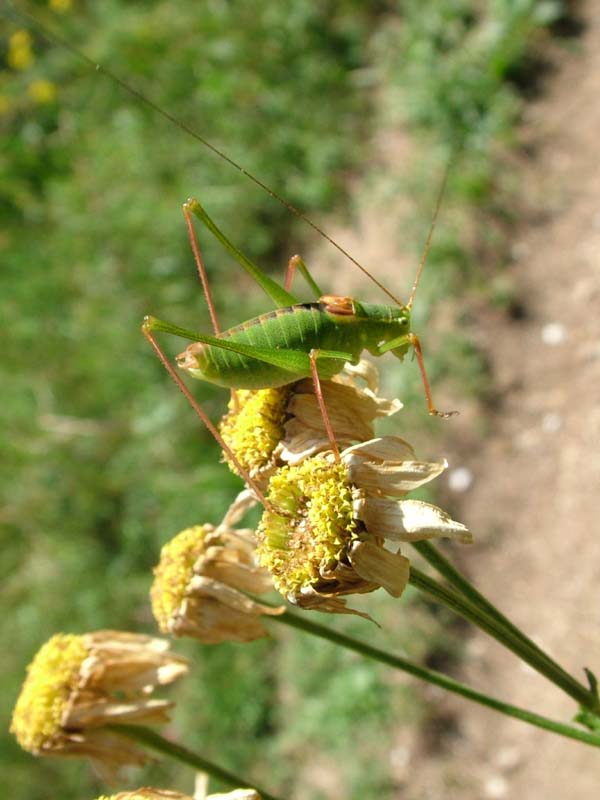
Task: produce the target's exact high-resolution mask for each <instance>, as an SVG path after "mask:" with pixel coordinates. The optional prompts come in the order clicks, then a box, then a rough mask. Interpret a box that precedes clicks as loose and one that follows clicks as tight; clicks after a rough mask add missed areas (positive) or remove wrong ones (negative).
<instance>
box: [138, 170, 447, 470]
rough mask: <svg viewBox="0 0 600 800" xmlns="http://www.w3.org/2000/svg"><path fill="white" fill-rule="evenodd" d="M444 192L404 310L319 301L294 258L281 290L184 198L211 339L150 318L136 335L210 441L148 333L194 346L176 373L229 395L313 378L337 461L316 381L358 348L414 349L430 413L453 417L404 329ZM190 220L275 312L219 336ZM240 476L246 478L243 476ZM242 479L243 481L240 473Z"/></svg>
mask: <svg viewBox="0 0 600 800" xmlns="http://www.w3.org/2000/svg"><path fill="white" fill-rule="evenodd" d="M442 193H443V186H442V189H441V190H440V193H439V196H438V201H437V205H436V209H435V212H434V217H433V220H432V223H431V226H430V230H429V235H428V237H427V242H426V245H425V250H424V252H423V256H422V258H421V262H420V264H419V268H418V271H417V276H416V278H415V282H414V284H413V289H412V292H411V296H410V299H409V301H408V303H407V304H406V305H405V304H402V303H400V302H399V301H396V303H397V306H390V305H375V304H372V303H362V302H360V301H359V300H356V299H354V298H351V297H346V296H338V295H323V293H322V292H321V290H320V289H319V287H318V285H317V284H316V282H315V281H314V279H313V278H312V276H311V275H310V273H309V272H308V269H307V267H306V265H305V264H304V262H303V261H302V259H301V258H300V257H299V256H293V257H292V258H291V259H290V262H289V266H288V277H287V280H286V288H283V287H281V286H279V284H277V283H276V282H275V281H273V280H272V279H271V278H269V276H268V275H266V274H265V273H264V272H263V271H262V270H261V269H260V268H259V267H257V266H256V265H255V264H253V263H252V262H251V261H250V260H249V259H248V258H247V257H246V256H244V255H243V254H242V253H241V252H240V251H239V250H238V248H237V247H236V246H235V245H234V244H233V243H232V242H230V241H229V239H228V238H227V237H226V236H225V234H224V233H223V232H222V231H221V230H220V229H219V228H218V227H217V225H216V224H215V222H214V221H213V220H212V219H211V218H210V217H209V215H208V214H207V212H206V211H205V209H204V208H203V207H202V206H201V204H200V203H199V202H198V200H195V199H190V200H188V201H187V202H186V203H185V204H184V206H183V210H184V216H185V219H186V224H187V228H188V233H189V236H190V241H191V245H192V250H193V253H194V257H195V260H196V264H197V267H198V272H199V275H200V279H201V281H202V285H203V287H204V292H205V295H206V299H207V303H208V306H209V311H210V316H211V319H212V322H213V328H214V335H212V336H211V335H208V334H201V333H196V332H195V331H190V330H186V329H184V328H180V327H179V326H176V325H172V324H171V323H168V322H163V321H162V320H158V319H156V318H155V317H150V316H148V317H146V318H145V319H144V323H143V326H142V330H143V332H144V335H145V336H146V338H147V339H148V341H149V342H150V344H151V345H152V347H153V348H154V350H155V351H156V353H157V354H158V356H159V358H160V359H161V361H162V362H163V364H164V365H165V366H166V368H167V369H168V371H169V373H170V374H171V376H172V377H173V379H174V380H175V382H176V383H177V385H178V386H179V387H180V389H181V390H182V391H183V392H184V394H185V395H186V397H187V398H188V400H190V402H191V403H192V405H193V407H194V409H195V411H196V413H197V414H198V415H199V416H200V417H201V419H202V421H203V422H204V423H205V424H207V425H208V426H209V429H210V430H211V433H213V435H214V436H216V438H217V440H218V441H219V444H221V446H222V447H225V446H224V443H223V441H222V439H221V437H220V436H219V435H218V433H216V431H215V429H214V427H213V426H212V425H211V424H210V423H209V421H208V420H207V418H206V415H205V413H204V411H202V409H201V408H200V407H199V406H198V404H197V403H196V402H195V401H193V398H192V397H191V395H190V393H189V390H187V388H186V387H185V384H184V383H183V382H182V380H181V378H179V376H178V375H177V373H176V372H175V370H174V368H173V367H172V365H171V364H170V363H169V361H168V359H167V357H166V356H165V354H164V353H163V351H162V350H161V348H160V346H159V345H158V343H157V341H156V339H155V337H154V334H153V332H154V331H162V332H164V333H171V334H174V335H176V336H181V337H183V338H185V339H189V340H190V341H191V342H192V344H190V345H188V347H187V348H186V349H185V350H184V351H183V353H181V354H180V355H179V356H178V357H177V363H178V365H179V367H181V368H182V369H183V370H185V371H187V372H188V373H189V374H190V375H192V376H193V377H195V378H199V379H201V380H205V381H208V382H211V383H215V384H217V385H219V386H223V387H226V388H229V389H266V388H271V387H278V386H283V385H285V384H288V383H292V382H294V381H297V380H300V379H301V378H306V377H312V378H313V381H314V385H315V394H316V396H317V399H318V402H319V405H320V407H321V412H322V414H323V420H324V424H325V428H326V431H327V433H328V436H329V439H330V443H331V447H332V450H333V452H334V455H335V456H336V458H337V459H339V452H338V449H337V445H336V443H335V438H334V436H333V432H332V430H331V426H330V424H329V420H328V416H327V411H326V408H325V405H324V401H323V396H322V393H321V390H320V380H321V379H330V378H332V377H333V376H334V375H336V374H337V373H338V372H340V371H341V370H342V369H343V367H344V364H346V363H347V362H349V363H351V364H357V363H358V361H359V359H360V356H361V353H362V352H363V350H367V351H368V352H369V353H371V354H372V355H374V356H380V355H383V354H384V353H387V352H391V353H392V354H393V355H395V356H396V357H397V358H399V359H400V360H402V359H403V358H404V357H405V355H406V354H407V353H408V351H409V349H410V348H411V347H412V348H413V349H414V352H415V355H416V357H417V360H418V364H419V368H420V371H421V377H422V380H423V386H424V390H425V396H426V400H427V406H428V410H429V413H430V414H434V415H437V416H441V417H448V416H450V415H451V414H453V413H455V412H447V413H444V412H440V411H438V410H437V409H436V408H435V407H434V405H433V402H432V399H431V391H430V387H429V381H428V379H427V374H426V372H425V367H424V364H423V356H422V353H421V347H420V343H419V339H418V337H417V336H416V334H414V333H413V332H412V331H411V330H410V317H411V309H412V305H413V301H414V296H415V293H416V290H417V287H418V283H419V278H420V275H421V272H422V270H423V266H424V264H425V259H426V255H427V250H428V248H429V244H430V241H431V236H432V233H433V229H434V226H435V221H436V217H437V213H438V211H439V206H440V202H441V196H442ZM192 214H193V215H195V216H196V217H198V219H200V221H201V222H202V223H203V224H204V225H205V226H206V227H207V228H208V229H209V230H210V232H211V233H212V234H213V235H214V236H216V238H217V239H218V240H219V241H220V242H221V243H222V244H223V246H224V247H225V248H226V249H227V250H228V251H229V252H230V253H231V254H232V255H233V256H234V257H235V258H236V260H237V261H238V262H239V263H240V264H241V266H242V267H243V268H244V269H245V270H246V271H247V272H248V273H249V274H250V275H251V276H252V277H253V278H254V279H255V280H256V282H257V283H258V284H259V285H260V286H261V287H262V289H263V290H264V291H265V292H266V293H267V295H268V296H269V297H270V298H271V300H272V301H273V302H274V303H275V305H276V309H275V310H274V311H271V312H268V313H266V314H262V315H261V316H258V317H255V318H254V319H251V320H248V321H247V322H244V323H242V324H241V325H237V326H235V327H234V328H230V329H228V330H226V331H219V326H218V321H217V315H216V311H215V308H214V303H213V301H212V297H211V294H210V289H209V286H208V280H207V276H206V271H205V269H204V264H203V262H202V257H201V255H200V248H199V245H198V240H197V238H196V234H195V231H194V227H193V223H192ZM296 268H299V269H300V271H301V272H302V273H303V275H304V277H305V278H306V280H307V282H308V283H309V285H310V286H311V288H312V289H313V291H314V292H315V294H316V296H317V300H316V301H315V302H311V303H301V302H299V300H298V298H297V297H296V296H295V295H293V294H291V292H290V291H289V288H290V286H291V281H292V278H293V273H294V270H295V269H296ZM394 300H396V298H394ZM225 449H226V450H227V451H228V455H230V457H231V458H232V460H233V461H234V463H236V462H237V459H236V458H235V455H234V454H232V453H230V452H229V448H226V447H225ZM242 474H243V475H244V471H243V470H242ZM244 477H246V476H245V475H244ZM251 483H252V482H251Z"/></svg>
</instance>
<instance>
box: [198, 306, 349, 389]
mask: <svg viewBox="0 0 600 800" xmlns="http://www.w3.org/2000/svg"><path fill="white" fill-rule="evenodd" d="M351 329H352V326H351V325H350V326H348V325H340V324H339V323H337V322H336V321H335V319H333V318H332V317H331V315H329V314H327V313H325V312H324V311H323V309H322V306H321V304H319V303H302V304H299V305H294V306H288V307H287V308H278V309H276V310H275V311H271V312H269V313H267V314H262V315H261V316H260V317H256V318H255V319H251V320H249V321H248V322H244V323H242V324H241V325H237V326H236V327H235V328H230V329H229V330H227V331H223V332H222V333H221V334H219V338H222V339H229V340H231V341H234V342H239V343H241V344H249V345H253V346H254V347H260V348H263V349H265V350H296V351H299V352H303V353H309V352H310V350H311V349H313V348H320V349H322V350H336V351H343V352H346V353H352V354H353V356H355V358H358V354H359V353H360V350H361V349H362V348H361V345H360V344H359V342H358V336H357V334H358V331H356V332H354V331H353V330H351ZM355 339H356V341H355ZM202 349H203V361H204V363H203V364H202V376H203V378H204V379H205V380H208V381H211V382H212V383H216V384H219V385H220V386H226V387H228V388H236V389H267V388H270V387H274V386H282V385H284V384H286V383H291V382H293V381H295V380H299V379H300V378H306V377H309V376H310V374H311V373H310V368H307V369H306V370H304V371H302V372H297V371H296V372H292V371H289V370H286V369H281V368H279V367H276V366H273V365H271V364H267V363H265V362H263V361H259V360H257V359H254V358H249V357H247V356H243V355H240V354H238V353H233V352H231V351H230V350H223V349H221V348H219V347H213V346H210V345H204V346H203V348H202ZM339 369H340V365H339V362H336V361H332V360H331V359H327V360H326V359H323V360H322V361H321V362H320V363H319V374H320V375H321V376H322V377H331V376H332V375H334V374H335V373H336V372H339ZM327 373H329V374H327Z"/></svg>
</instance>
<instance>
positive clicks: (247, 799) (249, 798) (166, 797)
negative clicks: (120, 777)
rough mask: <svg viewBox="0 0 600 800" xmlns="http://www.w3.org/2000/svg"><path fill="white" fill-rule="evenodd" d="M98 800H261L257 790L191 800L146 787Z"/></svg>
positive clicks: (236, 791) (203, 794)
mask: <svg viewBox="0 0 600 800" xmlns="http://www.w3.org/2000/svg"><path fill="white" fill-rule="evenodd" d="M97 800H260V795H259V793H258V792H257V791H256V789H234V790H233V791H232V792H225V793H223V794H221V793H219V794H209V795H207V794H205V793H204V792H202V793H194V797H193V798H191V797H190V796H189V795H187V794H181V792H172V791H169V790H168V789H153V788H151V787H150V786H146V787H144V788H142V789H136V790H135V791H133V792H119V793H118V794H111V795H105V794H103V795H101V796H100V797H98V798H97Z"/></svg>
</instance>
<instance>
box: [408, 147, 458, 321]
mask: <svg viewBox="0 0 600 800" xmlns="http://www.w3.org/2000/svg"><path fill="white" fill-rule="evenodd" d="M451 166H452V158H450V159H449V160H448V163H447V164H446V167H445V169H444V177H443V178H442V183H441V186H440V188H439V191H438V195H437V199H436V201H435V210H434V212H433V217H432V218H431V224H430V225H429V232H428V234H427V239H426V240H425V247H424V248H423V253H422V255H421V260H420V261H419V267H418V269H417V274H416V275H415V282H414V283H413V287H412V291H411V293H410V297H409V299H408V303H407V304H406V305H407V306H408V308H412V307H413V302H414V300H415V294H416V293H417V289H418V287H419V281H420V280H421V273H422V272H423V267H424V266H425V262H426V261H427V255H428V253H429V248H430V247H431V240H432V239H433V232H434V230H435V224H436V222H437V218H438V214H439V213H440V208H441V207H442V200H443V198H444V192H445V191H446V184H447V183H448V175H449V174H450V167H451Z"/></svg>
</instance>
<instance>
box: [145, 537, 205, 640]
mask: <svg viewBox="0 0 600 800" xmlns="http://www.w3.org/2000/svg"><path fill="white" fill-rule="evenodd" d="M211 530H212V527H211V526H207V525H194V526H193V527H192V528H186V529H185V530H184V531H181V533H178V534H177V536H175V537H174V538H173V539H171V541H170V542H168V543H167V544H166V545H165V546H164V547H163V548H162V550H161V551H160V561H159V562H158V565H157V566H156V567H155V568H154V583H153V584H152V589H151V591H150V600H151V602H152V613H153V614H154V617H155V619H156V621H157V622H158V625H159V628H160V630H161V631H162V632H163V633H168V632H169V620H170V619H171V617H172V616H173V614H174V613H175V612H176V611H177V609H178V608H179V606H180V605H181V603H182V601H183V598H184V597H185V592H186V589H187V586H188V584H189V582H190V579H191V578H192V575H193V569H194V564H195V563H196V561H197V560H198V558H199V556H201V555H202V551H203V549H204V538H205V536H206V534H207V533H209V532H210V531H211Z"/></svg>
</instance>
